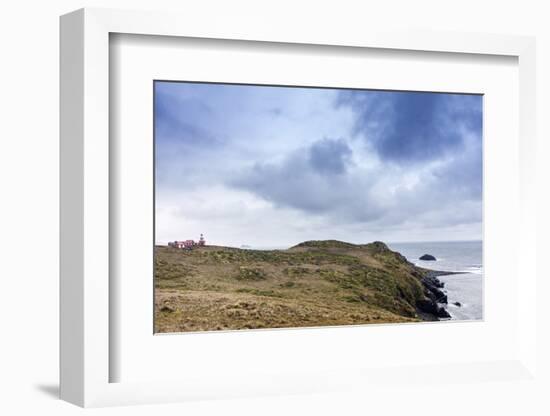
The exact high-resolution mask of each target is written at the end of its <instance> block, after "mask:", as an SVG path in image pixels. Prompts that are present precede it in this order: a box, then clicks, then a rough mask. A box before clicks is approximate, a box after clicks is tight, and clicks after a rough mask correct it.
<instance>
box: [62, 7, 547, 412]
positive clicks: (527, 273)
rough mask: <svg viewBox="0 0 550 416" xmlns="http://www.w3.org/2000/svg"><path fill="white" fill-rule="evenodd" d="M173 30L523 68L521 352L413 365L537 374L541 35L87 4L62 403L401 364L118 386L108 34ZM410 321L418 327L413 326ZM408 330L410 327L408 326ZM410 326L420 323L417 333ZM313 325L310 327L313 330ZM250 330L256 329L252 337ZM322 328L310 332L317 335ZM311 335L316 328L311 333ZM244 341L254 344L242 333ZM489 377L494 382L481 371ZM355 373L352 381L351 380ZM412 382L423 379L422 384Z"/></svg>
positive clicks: (72, 60)
mask: <svg viewBox="0 0 550 416" xmlns="http://www.w3.org/2000/svg"><path fill="white" fill-rule="evenodd" d="M114 33H118V34H130V35H147V36H153V35H154V36H170V37H188V38H206V39H225V40H246V41H253V42H278V43H281V44H282V45H283V47H284V44H302V45H331V46H334V47H342V48H346V47H354V48H379V49H385V50H410V51H430V52H436V53H442V54H449V53H451V54H480V55H504V56H510V57H515V58H517V59H518V66H519V114H518V117H519V137H520V141H519V143H520V148H519V155H518V157H519V165H520V170H519V172H520V174H519V178H517V180H518V182H519V187H520V188H519V193H518V195H519V201H518V203H519V204H520V206H519V215H518V218H517V219H514V221H517V223H515V226H517V229H518V243H517V246H516V247H517V256H518V263H519V264H518V267H520V268H521V270H522V271H523V272H524V274H523V277H522V279H521V281H519V287H518V289H519V290H518V292H517V302H518V305H519V306H518V316H517V320H518V336H517V340H518V348H517V354H515V355H514V356H510V357H509V359H506V360H502V359H499V361H486V360H485V361H483V360H482V361H478V362H471V363H461V364H460V365H458V364H456V363H452V362H450V363H441V364H440V365H435V366H434V365H422V363H419V365H418V366H417V367H415V368H414V369H411V368H408V369H406V371H405V372H406V373H407V374H409V375H411V374H414V376H413V377H412V378H411V380H412V379H415V380H418V379H420V380H427V379H429V378H431V377H434V375H437V374H440V373H441V372H442V371H452V372H454V374H456V375H457V376H458V377H459V378H461V379H463V380H464V381H465V382H468V381H471V382H474V383H475V382H479V380H480V378H479V377H477V376H476V374H481V373H483V374H484V377H485V378H486V377H489V375H491V377H493V376H494V377H496V378H497V379H498V377H502V378H503V379H507V380H510V379H512V380H515V379H517V380H523V379H525V378H529V377H533V376H534V375H535V373H536V371H535V370H536V361H535V359H536V356H535V349H536V336H535V335H536V320H535V319H533V317H534V316H535V315H536V303H535V299H534V298H535V293H536V289H535V288H536V279H537V272H538V271H537V270H536V267H535V264H536V261H535V257H536V241H535V239H536V238H535V237H536V234H535V232H536V217H535V216H534V212H535V210H536V208H535V206H536V189H535V188H534V183H535V179H536V176H535V175H536V172H535V149H534V142H535V130H534V126H535V124H536V123H535V119H534V117H535V114H536V112H535V91H536V84H535V41H534V39H533V38H530V37H518V36H508V35H486V34H466V33H429V32H411V31H407V32H396V31H382V30H378V29H374V28H373V29H369V30H365V31H361V32H353V31H352V30H351V29H350V31H349V32H345V31H339V32H338V33H334V32H333V33H329V32H326V31H325V30H323V28H317V29H316V28H315V27H312V28H311V30H308V31H307V32H304V31H301V30H291V29H289V28H284V29H283V28H281V27H279V26H277V25H276V24H269V23H268V22H258V21H254V22H250V25H249V27H248V26H243V25H242V24H240V25H238V26H235V25H233V24H232V22H230V21H225V20H223V19H220V20H217V21H215V22H212V24H211V25H204V24H203V22H201V21H195V20H194V19H193V18H192V17H190V16H184V15H183V16H181V15H174V14H167V13H151V12H137V11H136V12H135V11H119V10H107V9H82V10H78V11H76V12H73V13H70V14H68V15H65V16H63V17H62V18H61V236H60V237H61V281H60V286H61V310H60V319H61V339H60V349H61V351H60V354H61V355H60V359H61V371H60V372H61V389H60V394H61V398H62V399H64V400H67V401H69V402H71V403H75V404H77V405H80V406H85V407H88V406H106V405H119V404H138V403H158V402H167V401H184V400H190V399H196V398H218V397H242V396H254V395H262V394H264V395H266V394H267V395H269V394H281V393H293V394H297V393H308V392H323V391H333V390H341V389H347V388H351V386H352V385H353V386H355V387H356V388H357V386H360V385H362V384H369V383H373V382H374V381H376V382H380V380H386V382H389V380H391V379H392V378H394V377H396V374H399V377H401V376H402V374H401V373H399V369H395V368H394V369H392V368H388V367H383V368H379V369H373V368H370V369H369V371H368V372H367V371H362V370H361V369H358V370H357V371H351V370H349V368H348V369H346V368H340V369H338V368H336V369H334V368H330V369H329V368H326V369H323V368H321V369H320V372H321V373H323V374H327V375H329V376H328V377H324V378H320V377H319V374H320V373H319V372H312V373H298V374H297V373H296V372H292V371H289V369H282V370H281V372H280V373H279V374H276V375H274V374H272V375H271V376H270V377H269V378H266V379H263V380H253V381H246V380H239V381H238V382H234V383H232V382H231V380H232V377H226V375H223V374H222V375H220V378H219V380H216V381H213V380H212V379H208V378H206V377H202V378H201V377H198V376H197V374H194V375H193V377H187V378H186V377H182V379H181V380H177V381H170V380H161V381H155V382H153V381H148V382H112V374H111V372H110V366H112V365H113V362H114V361H115V360H117V359H119V358H120V357H117V356H116V354H115V353H114V351H113V350H112V349H111V348H110V345H111V344H110V338H111V337H112V336H113V334H112V332H110V331H112V328H111V327H110V310H113V308H115V307H116V305H113V304H112V302H113V298H112V297H110V295H109V294H110V291H112V290H113V288H112V287H111V286H110V280H109V276H110V273H111V271H112V270H111V268H112V267H113V266H112V261H113V259H110V252H109V241H110V226H112V220H113V219H112V218H110V200H111V198H112V195H110V193H109V192H110V189H111V188H110V179H111V178H110V171H112V169H113V166H112V163H113V161H112V160H111V159H110V149H109V136H110V130H109V117H110V113H109V96H110V82H109V81H110V78H109V48H110V46H109V37H110V34H114ZM409 328H411V327H409ZM403 330H406V329H403ZM409 330H410V329H409ZM302 331H304V330H302ZM250 334H251V336H254V334H257V333H250ZM310 334H311V333H310ZM308 336H309V335H308ZM240 342H243V341H242V340H241V341H240ZM481 379H483V377H482V378H481ZM343 380H346V381H343ZM411 382H412V381H411Z"/></svg>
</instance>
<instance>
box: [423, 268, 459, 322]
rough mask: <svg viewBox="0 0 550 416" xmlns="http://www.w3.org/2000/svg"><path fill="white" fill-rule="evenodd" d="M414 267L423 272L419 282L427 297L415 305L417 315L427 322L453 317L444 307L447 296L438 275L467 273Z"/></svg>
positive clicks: (446, 303)
mask: <svg viewBox="0 0 550 416" xmlns="http://www.w3.org/2000/svg"><path fill="white" fill-rule="evenodd" d="M415 267H417V268H418V269H420V270H421V272H422V273H423V274H424V276H423V277H422V278H421V279H420V282H421V283H422V285H423V286H424V293H425V295H426V297H427V298H428V299H429V300H427V301H423V302H420V303H419V304H418V305H417V309H418V310H417V313H418V316H419V317H420V318H421V319H422V320H423V321H427V322H433V321H441V320H451V319H453V317H452V315H451V314H450V313H449V311H448V310H447V307H446V305H448V298H447V293H445V292H444V291H443V288H444V287H445V283H444V282H442V281H441V280H439V279H438V277H441V276H450V275H457V274H468V273H467V272H451V271H443V270H431V269H425V268H423V267H419V266H415ZM442 305H445V306H442Z"/></svg>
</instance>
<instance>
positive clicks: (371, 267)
mask: <svg viewBox="0 0 550 416" xmlns="http://www.w3.org/2000/svg"><path fill="white" fill-rule="evenodd" d="M437 286H438V281H437V278H436V277H435V276H432V275H430V273H429V271H427V270H425V269H421V268H418V267H416V266H414V265H413V264H412V263H409V262H408V261H407V260H406V259H405V257H403V256H402V255H401V254H399V253H397V252H393V251H391V250H390V249H389V248H388V247H387V246H386V245H385V244H384V243H382V242H374V243H370V244H360V245H357V244H351V243H346V242H342V241H336V240H324V241H306V242H303V243H300V244H298V245H296V246H294V247H292V248H290V249H288V250H273V251H260V250H243V249H236V248H228V247H216V246H208V247H201V248H197V249H195V250H192V251H184V250H179V249H174V248H168V247H157V248H156V249H155V287H156V291H155V302H156V305H155V324H156V330H157V331H158V332H176V331H178V332H179V331H200V330H216V329H245V328H281V327H306V326H307V327H309V326H323V325H346V324H366V323H389V322H413V321H419V320H423V319H437V318H435V316H437V315H440V316H442V314H441V313H440V310H439V306H438V305H437V302H436V301H439V302H441V301H442V299H441V298H440V297H439V298H438V295H434V294H433V293H434V292H433V291H432V289H437V290H440V288H438V287H437Z"/></svg>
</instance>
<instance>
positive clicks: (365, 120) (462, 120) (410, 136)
mask: <svg viewBox="0 0 550 416" xmlns="http://www.w3.org/2000/svg"><path fill="white" fill-rule="evenodd" d="M338 103H339V105H342V106H349V107H350V108H352V110H353V111H354V113H355V115H356V120H355V124H354V130H355V133H356V134H357V135H358V136H359V137H360V138H361V139H362V140H364V141H365V143H366V144H367V145H369V146H370V147H371V148H372V149H374V150H375V151H376V152H377V153H378V155H379V156H380V157H381V158H382V159H384V160H387V161H390V162H394V163H423V162H425V161H429V160H433V159H437V158H439V157H443V156H446V155H448V154H449V153H451V152H457V151H460V150H461V148H462V147H463V137H464V134H465V132H476V133H478V134H479V135H481V123H482V114H481V103H482V97H481V96H479V95H459V94H442V93H425V92H388V91H356V90H347V91H346V90H344V91H342V92H341V94H340V96H339V101H338Z"/></svg>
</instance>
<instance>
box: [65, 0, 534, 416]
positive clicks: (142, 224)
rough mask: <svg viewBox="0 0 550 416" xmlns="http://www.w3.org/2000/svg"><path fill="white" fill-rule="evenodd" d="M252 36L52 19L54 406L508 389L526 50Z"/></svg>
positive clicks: (522, 228) (89, 17) (527, 104)
mask: <svg viewBox="0 0 550 416" xmlns="http://www.w3.org/2000/svg"><path fill="white" fill-rule="evenodd" d="M264 23H265V22H263V23H262V24H260V22H250V26H246V25H245V26H240V28H239V30H238V31H235V27H234V26H233V25H232V24H231V22H228V21H223V19H222V20H220V21H219V22H218V21H216V22H215V24H214V23H212V25H206V26H205V25H204V22H202V23H201V22H200V21H193V19H191V18H190V17H189V16H177V15H169V14H163V13H158V14H157V13H145V12H127V11H113V10H96V9H92V10H90V9H86V10H80V11H77V12H74V13H71V14H69V15H66V16H63V17H62V19H61V81H62V86H61V103H62V106H61V113H62V119H61V209H62V215H61V251H62V258H61V396H62V398H63V399H65V400H68V401H70V402H72V403H76V404H78V405H81V406H105V405H116V404H137V403H158V402H165V401H184V400H193V399H206V398H230V397H254V396H258V395H272V394H288V393H290V394H298V393H319V392H329V391H342V390H354V391H355V390H357V391H361V390H363V389H365V388H368V389H369V391H377V389H382V390H383V388H384V387H383V386H384V385H386V386H387V385H388V383H393V382H394V381H395V380H396V379H398V380H400V385H399V386H395V388H396V389H407V388H409V387H410V386H412V385H415V386H418V385H425V384H426V383H428V384H429V383H430V382H431V380H434V378H437V379H441V378H442V377H444V376H442V375H443V374H449V373H452V374H453V380H455V381H457V380H458V381H460V382H464V383H474V384H475V383H480V382H482V381H487V380H492V381H498V380H512V381H515V380H517V381H521V380H526V379H529V378H531V377H532V374H533V368H534V348H535V345H536V339H535V332H536V325H535V323H534V322H533V321H532V320H531V319H530V318H529V317H530V316H533V314H535V312H534V311H535V308H536V303H535V302H534V301H533V290H534V289H533V288H534V287H535V283H536V278H537V270H536V269H535V262H534V261H532V260H533V257H532V256H533V255H534V252H535V251H536V245H535V234H534V232H535V229H536V224H535V219H534V217H533V216H532V215H531V212H533V210H534V203H535V202H534V198H533V192H534V191H533V188H532V186H531V185H530V184H531V183H532V181H533V178H534V175H535V171H534V160H535V158H534V151H533V147H532V144H533V140H534V137H535V136H534V130H533V124H534V123H533V117H534V114H535V112H534V111H533V109H534V106H535V101H534V91H535V81H534V77H533V71H534V41H533V39H531V38H523V37H516V36H505V35H502V36H501V35H499V36H492V35H481V34H463V33H462V34H450V33H438V34H437V35H434V34H431V33H423V32H407V33H404V32H403V33H401V32H391V33H390V32H384V31H378V30H376V29H374V28H373V29H372V30H369V31H367V32H365V33H361V34H357V33H353V32H346V31H343V32H338V33H336V32H326V30H325V29H323V28H320V27H319V28H318V29H312V30H311V31H309V32H308V33H307V34H304V33H303V31H301V30H300V29H299V28H294V29H292V28H286V29H285V30H282V28H281V27H280V26H277V25H270V24H264ZM518 149H519V152H518ZM503 230H506V238H503V235H502V233H503ZM504 258H505V259H506V262H502V261H501V259H504ZM519 270H521V271H522V274H521V279H520V276H519V273H520V272H519ZM405 345H406V346H407V348H403V346H405ZM392 380H393V381H392Z"/></svg>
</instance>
